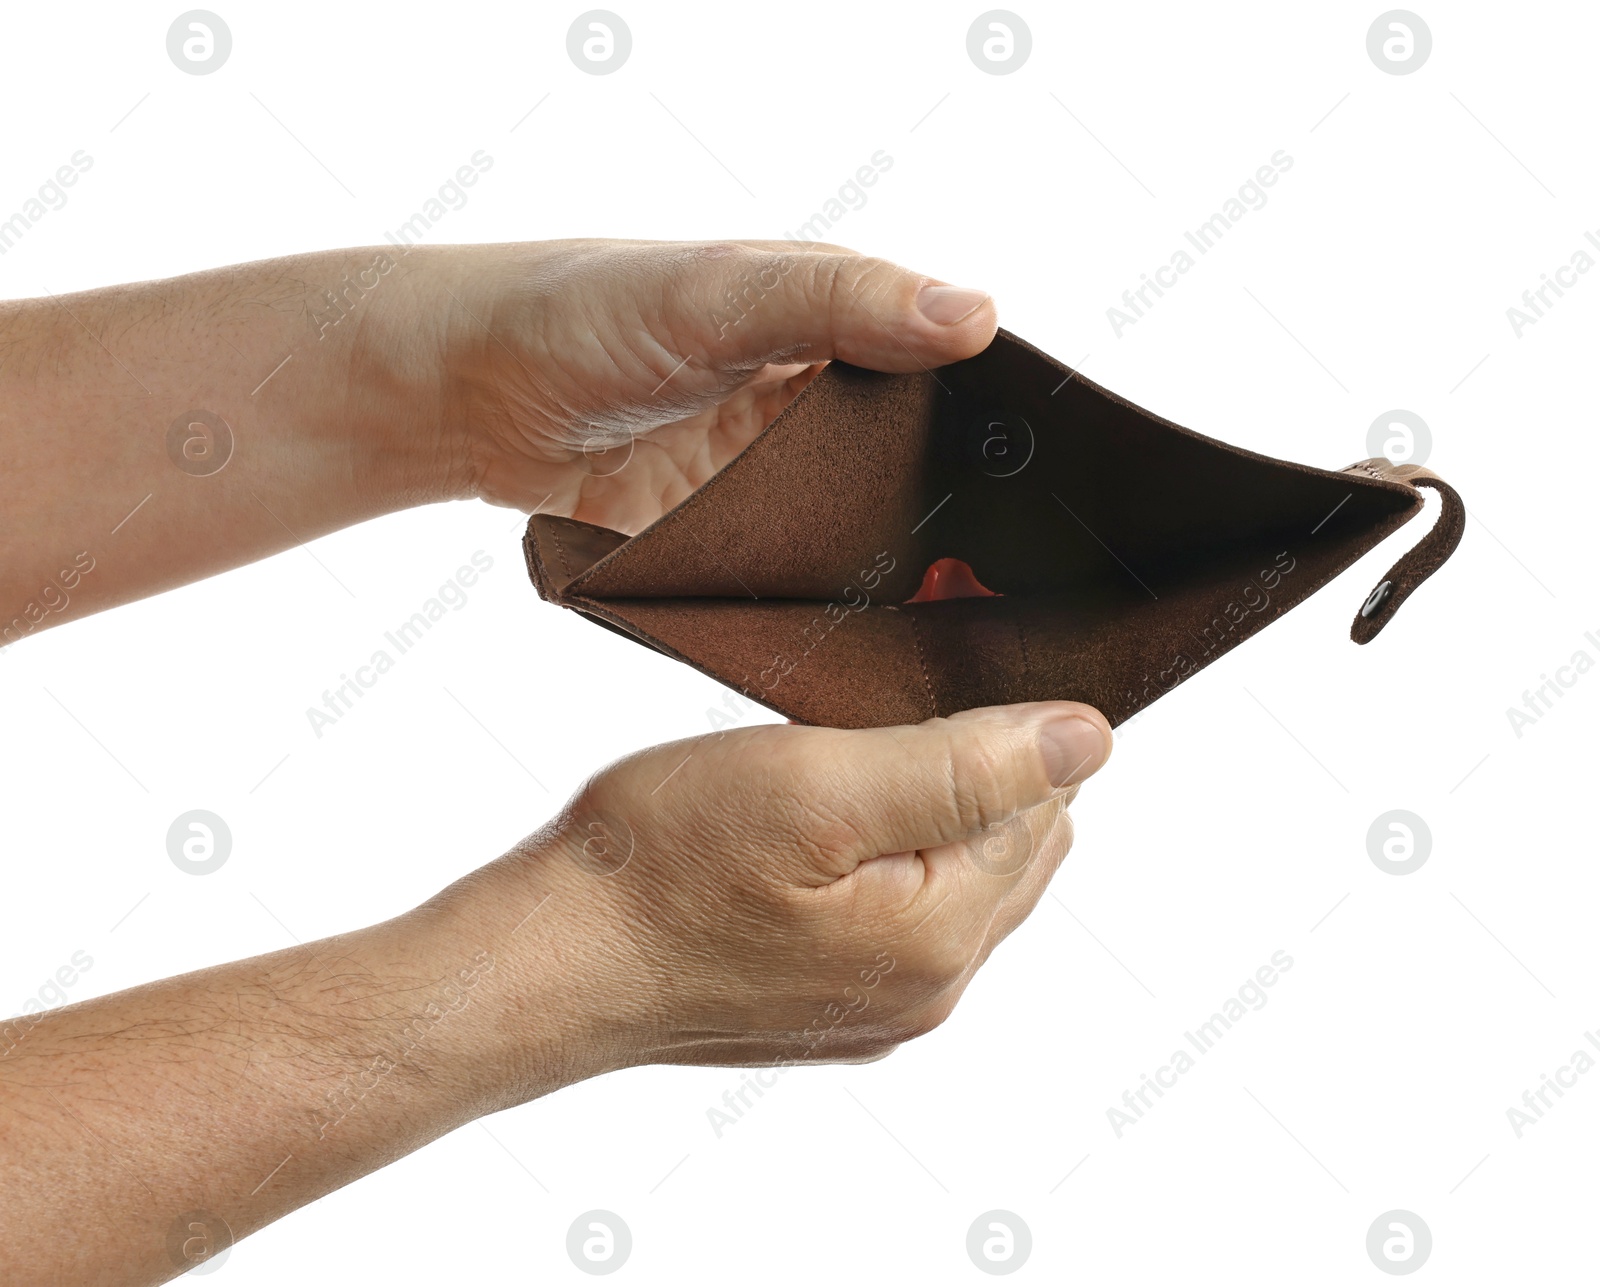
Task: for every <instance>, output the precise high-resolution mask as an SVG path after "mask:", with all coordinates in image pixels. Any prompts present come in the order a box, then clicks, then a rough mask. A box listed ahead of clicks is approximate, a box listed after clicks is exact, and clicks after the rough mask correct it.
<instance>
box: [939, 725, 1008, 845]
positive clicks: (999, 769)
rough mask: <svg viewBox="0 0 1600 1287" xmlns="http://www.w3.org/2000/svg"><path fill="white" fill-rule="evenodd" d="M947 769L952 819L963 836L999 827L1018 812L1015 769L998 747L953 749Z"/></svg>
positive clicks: (979, 746)
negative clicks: (1012, 768) (1013, 773)
mask: <svg viewBox="0 0 1600 1287" xmlns="http://www.w3.org/2000/svg"><path fill="white" fill-rule="evenodd" d="M945 768H946V772H947V773H948V775H949V789H950V807H951V816H952V817H953V818H954V819H955V820H956V821H957V823H958V824H959V825H960V827H961V831H962V833H963V834H971V833H972V832H974V831H983V830H986V829H987V828H989V827H993V826H997V825H999V824H1000V823H1002V822H1005V821H1007V820H1008V819H1009V818H1010V817H1011V816H1012V815H1013V814H1014V813H1015V812H1016V807H1015V799H1016V793H1015V789H1014V784H1013V782H1012V775H1011V767H1010V764H1009V762H1008V760H1007V757H1006V756H1005V755H1004V754H1003V753H1002V752H1001V751H999V750H997V749H996V748H995V747H993V746H991V745H989V744H987V743H978V744H976V745H970V746H967V747H963V748H957V747H955V746H952V747H951V748H950V753H949V757H948V760H947V762H946V766H945Z"/></svg>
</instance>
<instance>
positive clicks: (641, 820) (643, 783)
mask: <svg viewBox="0 0 1600 1287" xmlns="http://www.w3.org/2000/svg"><path fill="white" fill-rule="evenodd" d="M1110 746H1111V735H1110V729H1109V728H1108V726H1107V725H1106V723H1105V720H1104V719H1103V717H1101V716H1100V715H1099V714H1098V713H1097V712H1095V711H1092V710H1090V709H1088V708H1087V707H1083V706H1077V705H1074V704H1071V703H1065V702H1050V703H1037V704H1033V705H1025V706H1014V707H1003V708H993V709H988V710H977V711H969V712H966V713H965V714H961V715H957V716H954V717H952V718H949V719H934V720H929V721H927V722H926V723H924V724H920V725H917V726H915V727H901V728H884V729H868V730H854V731H835V730H828V729H814V728H800V727H786V726H765V727H760V728H748V729H742V730H738V731H733V732H728V733H725V734H713V735H710V736H706V737H702V738H697V739H693V740H691V741H686V742H678V743H673V744H671V745H668V746H663V747H657V748H655V749H653V750H649V751H645V752H641V753H639V754H637V755H635V756H632V757H630V758H628V759H626V760H623V761H622V762H621V763H619V764H617V765H614V766H613V767H612V768H610V769H608V770H606V771H605V772H603V773H601V774H599V775H597V776H596V777H595V778H594V779H593V780H591V781H590V782H589V783H588V784H587V785H586V786H585V787H584V788H583V789H582V790H581V791H580V792H579V793H578V795H577V796H576V797H575V798H574V800H573V801H572V802H571V803H570V804H569V805H568V807H567V808H566V809H565V810H564V811H563V812H562V813H561V814H560V815H559V816H558V817H557V818H556V819H554V820H553V821H552V822H551V823H550V824H549V825H548V826H546V827H545V828H544V829H543V830H541V831H540V832H538V833H536V834H535V835H533V836H532V837H530V838H529V839H528V840H526V841H524V842H523V843H522V844H521V845H519V846H518V847H517V848H516V849H515V850H513V851H512V852H511V853H509V854H507V855H506V856H505V857H503V858H501V859H499V860H497V861H496V862H494V863H491V864H490V865H489V866H487V867H484V868H482V869H480V870H479V871H477V872H474V873H473V874H471V875H469V876H467V877H466V878H464V879H463V880H461V881H459V882H457V883H456V884H455V885H453V886H451V887H450V888H449V889H447V890H445V891H444V892H443V893H441V894H439V895H438V896H437V897H435V898H433V899H432V900H430V901H429V902H428V903H426V904H424V905H423V906H422V907H420V908H418V909H417V910H415V911H413V912H410V913H407V914H406V915H403V916H401V917H398V918H397V919H395V920H392V921H388V922H385V923H383V924H379V925H375V926H372V927H371V928H369V929H365V930H359V931H356V932H354V933H352V934H346V935H341V936H339V937H337V938H334V939H329V940H325V941H323V942H320V943H313V944H308V945H306V946H305V947H303V948H296V949H293V950H290V951H287V952H280V953H276V954H274V955H272V956H266V957H258V958H255V959H253V960H249V961H242V962H238V963H236V964H233V965H227V966H219V967H217V968H214V969H210V970H204V971H200V972H198V973H195V974H190V975H185V976H183V977H181V978H177V979H169V980H166V981H164V982H161V983H156V984H150V985H147V986H145V987H141V988H135V989H133V990H131V991H128V992H122V993H117V994H114V995H112V996H108V997H103V998H100V999H99V1000H95V1001H89V1002H85V1003H82V1004H79V1005H74V1006H68V1007H66V1008H64V1009H61V1010H57V1011H53V1012H50V1013H48V1014H46V1015H45V1016H43V1017H42V1018H38V1019H37V1021H36V1022H31V1023H29V1024H28V1026H27V1028H26V1030H25V1031H21V1032H18V1033H12V1034H10V1035H9V1036H8V1037H7V1043H8V1044H9V1046H10V1049H9V1050H8V1051H7V1053H6V1054H5V1056H4V1057H3V1058H0V1156H3V1157H5V1158H6V1159H7V1163H8V1164H7V1166H6V1167H5V1168H4V1170H3V1174H0V1245H3V1246H4V1247H5V1248H6V1263H7V1265H8V1273H10V1274H11V1275H12V1277H11V1278H8V1280H7V1281H8V1282H10V1281H15V1282H16V1283H17V1284H18V1285H19V1287H24V1285H26V1284H46V1283H57V1282H73V1283H84V1284H100V1283H107V1284H109V1283H119V1284H120V1283H152V1282H160V1281H164V1280H165V1279H167V1278H169V1277H172V1276H174V1275H176V1274H177V1273H180V1272H182V1271H183V1270H185V1269H187V1268H189V1267H191V1263H192V1262H188V1261H185V1260H184V1259H183V1255H184V1254H187V1253H185V1251H184V1249H185V1248H188V1249H189V1253H196V1249H203V1248H205V1247H207V1246H209V1247H211V1248H213V1249H216V1248H218V1247H220V1246H225V1245H227V1242H226V1240H225V1231H231V1236H232V1237H235V1238H237V1237H242V1236H244V1235H245V1234H247V1233H249V1232H251V1231H253V1230H255V1229H258V1228H260V1227H261V1226H262V1225H264V1224H266V1223H268V1222H269V1221H271V1220H274V1219H277V1218H278V1217H279V1216H282V1215H284V1214H286V1213H287V1212H289V1211H291V1210H293V1209H294V1208H295V1207H298V1206H301V1205H303V1204H305V1203H307V1202H310V1201H312V1200H314V1199H315V1198H317V1197H319V1196H321V1195H322V1194H325V1193H327V1192H330V1191H331V1190H333V1189H335V1188H338V1187H339V1186H341V1185H343V1184H347V1183H349V1182H350V1181H351V1180H353V1179H356V1178H357V1177H359V1176H360V1175H362V1174H365V1173H366V1172H368V1171H371V1170H374V1169H376V1168H378V1167H380V1166H383V1165H386V1164H387V1163H389V1162H391V1161H393V1160H394V1159H395V1158H397V1157H400V1156H402V1155H404V1154H405V1153H408V1152H410V1151H411V1150H413V1149H416V1148H419V1147H420V1146H421V1145H423V1144H425V1143H427V1142H428V1141H429V1140H432V1139H434V1138H437V1137H438V1136H439V1135H442V1134H444V1133H445V1132H447V1131H450V1130H453V1129H455V1128H456V1127H457V1126H460V1125H462V1124H464V1123H466V1122H468V1121H471V1120H472V1119H473V1118H475V1117H478V1116H481V1115H483V1114H486V1113H490V1112H495V1111H498V1110H500V1109H504V1108H509V1107H511V1106H513V1105H515V1104H518V1103H522V1102H524V1101H526V1100H528V1099H531V1098H534V1097H535V1096H538V1095H542V1094H546V1093H548V1092H550V1091H553V1090H555V1089H558V1088H559V1087H561V1086H563V1085H567V1084H570V1083H572V1082H575V1081H579V1080H582V1079H583V1078H586V1077H590V1076H593V1075H595V1074H597V1073H601V1072H605V1071H608V1070H610V1069H614V1068H620V1067H625V1066H629V1065H637V1064H646V1063H700V1064H746V1065H750V1064H773V1063H782V1064H789V1063H816V1062H830V1061H844V1060H861V1059H870V1058H875V1057H878V1056H881V1055H883V1054H885V1053H887V1052H888V1051H890V1050H892V1049H893V1048H894V1047H895V1046H896V1045H897V1044H898V1043H900V1042H902V1041H905V1040H907V1039H908V1038H911V1037H915V1036H917V1035H919V1034H921V1033H924V1032H927V1031H928V1030H929V1029H931V1028H933V1027H934V1026H935V1025H937V1024H938V1023H940V1022H942V1021H943V1020H944V1019H945V1018H946V1017H947V1016H948V1015H949V1013H950V1011H951V1009H952V1008H953V1007H954V1005H955V1003H956V1001H957V999H958V998H959V997H960V995H961V992H962V990H963V989H964V988H965V986H966V984H967V982H968V981H969V980H970V979H971V977H972V974H973V972H974V971H975V970H976V969H977V968H978V967H979V966H980V965H981V964H982V963H983V961H984V960H985V959H986V958H987V957H988V955H989V953H990V952H991V951H992V950H993V949H994V947H995V945H996V944H997V943H998V942H999V941H1000V940H1001V939H1002V938H1004V937H1005V936H1006V935H1007V934H1008V933H1010V932H1011V930H1013V929H1014V928H1016V926H1017V925H1018V924H1019V923H1020V922H1021V921H1022V919H1023V918H1024V917H1025V916H1026V915H1027V914H1028V912H1029V911H1030V910H1031V909H1032V907H1033V906H1034V904H1035V903H1036V902H1037V901H1038V899H1039V898H1040V896H1041V895H1042V894H1043V892H1044V888H1045V885H1046V883H1047V882H1048V880H1049V878H1050V876H1051V874H1052V873H1053V872H1054V871H1055V869H1056V867H1057V865H1058V864H1059V863H1060V861H1061V859H1062V857H1063V856H1064V855H1065V853H1066V850H1067V847H1068V845H1069V843H1070V840H1071V825H1070V822H1069V821H1068V818H1067V814H1066V806H1067V804H1068V803H1069V802H1070V801H1071V800H1072V798H1073V796H1074V795H1075V793H1076V790H1077V784H1078V783H1079V782H1081V781H1082V780H1083V779H1084V778H1085V777H1087V776H1088V775H1089V774H1091V773H1093V772H1094V771H1095V770H1096V769H1098V768H1099V767H1100V765H1101V764H1102V763H1103V762H1104V760H1105V758H1106V756H1107V754H1108V753H1109V750H1110ZM5 1049H6V1047H5V1046H4V1045H0V1050H5ZM196 1227H198V1230H199V1232H195V1231H194V1230H195V1228H196ZM174 1248H176V1249H177V1250H174ZM196 1254H197V1253H196Z"/></svg>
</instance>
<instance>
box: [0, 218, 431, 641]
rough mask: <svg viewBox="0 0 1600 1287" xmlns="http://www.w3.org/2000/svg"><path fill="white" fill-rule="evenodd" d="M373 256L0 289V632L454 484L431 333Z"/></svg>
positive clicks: (408, 282)
mask: <svg viewBox="0 0 1600 1287" xmlns="http://www.w3.org/2000/svg"><path fill="white" fill-rule="evenodd" d="M387 258H388V256H387V252H384V251H380V250H377V249H366V250H340V251H332V252H327V253H321V254H312V255H302V256H297V257H294V258H289V259H278V260H266V261H262V262H259V263H254V264H243V265H238V266H235V267H229V268H225V269H218V270H214V271H210V272H203V273H196V274H193V275H190V276H186V277H179V278H174V279H171V280H167V281H157V282H145V283H138V284H134V285H127V286H116V287H110V288H106V289H102V290H93V291H85V292H82V293H79V294H74V295H63V296H59V297H51V298H46V299H42V300H25V301H19V302H12V303H5V304H0V464H3V469H0V536H3V543H4V548H5V550H6V554H7V557H6V559H5V562H4V565H3V566H0V644H9V643H13V642H15V641H16V640H17V639H18V638H20V637H22V636H23V635H26V634H29V633H32V632H33V631H34V630H37V629H42V628H44V627H45V626H49V625H54V624H57V623H59V622H61V621H65V620H68V619H70V618H72V617H75V616H80V615H83V614H85V613H89V612H93V611H97V610H99V609H102V608H106V607H110V606H112V605H115V604H118V603H123V602H127V601H129V600H132V599H136V598H139V597H141V596H143V595H147V594H152V593H155V592H157V591H160V590H164V589H168V588H170V587H172V586H175V585H180V584H183V583H185V582H188V581H192V580H196V579H198V578H201V577H205V576H209V575H212V574H214V573H216V572H219V571H222V570H224V569H226V568H229V567H234V566H237V565H239V564H242V563H247V562H250V561H252V560H254V559H259V558H262V557H264V556H266V555H269V554H272V553H275V552H277V551H280V550H283V549H286V548H289V547H290V546H293V545H295V544H298V543H301V542H304V541H307V540H310V539H312V538H313V537H317V536H321V535H325V534H326V533H328V532H331V531H334V530H336V529H338V528H340V527H344V526H347V525H349V524H351V523H354V522H358V521H360V520H362V519H366V518H370V517H374V516H376V515H378V514H382V513H385V512H389V511H392V510H395V509H399V508H402V507H404V506H406V505H410V504H416V503H420V502H425V501H429V500H439V499H443V498H445V497H446V496H447V495H449V494H451V488H452V486H453V485H454V482H455V479H454V473H453V471H455V470H456V469H457V466H456V465H455V464H454V463H453V462H452V461H451V460H450V459H449V455H450V451H449V448H448V447H447V446H446V445H445V443H444V439H443V435H442V433H441V432H440V428H441V427H440V425H439V423H438V406H439V401H438V399H439V390H438V383H439V381H438V377H437V372H436V371H435V370H434V367H433V365H432V364H431V363H430V362H429V361H428V360H427V359H426V354H425V352H424V350H426V349H427V347H428V346H429V345H430V343H431V342H432V340H433V338H434V337H435V334H436V332H434V331H433V329H432V328H431V327H429V326H426V325H420V326H416V327H412V328H410V329H409V333H408V332H407V328H406V327H404V326H403V325H402V324H401V323H400V321H399V319H400V318H402V317H404V316H405V315H406V314H407V313H408V312H410V311H411V309H412V308H413V306H414V305H415V303H416V298H417V289H418V288H417V282H416V280H414V278H415V277H416V276H417V273H416V271H415V270H416V264H414V263H408V262H406V261H404V260H399V259H388V262H390V263H391V264H392V267H391V268H390V269H389V270H387V271H380V269H379V267H375V265H379V264H380V261H381V260H383V259H387ZM426 275H427V274H422V276H426ZM424 320H427V314H426V313H424ZM408 358H409V359H413V360H410V361H408V360H407V359H408ZM408 372H414V373H415V375H411V374H408Z"/></svg>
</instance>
